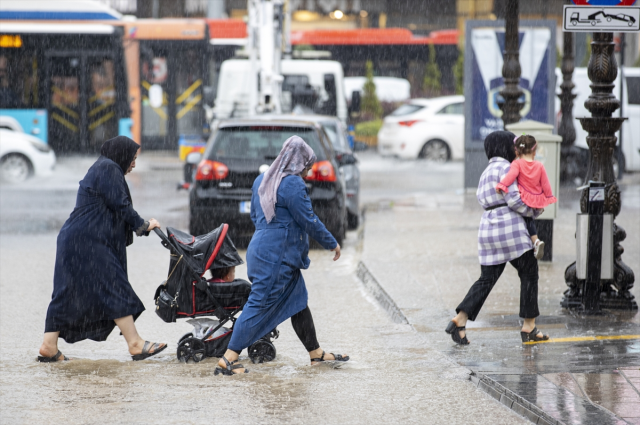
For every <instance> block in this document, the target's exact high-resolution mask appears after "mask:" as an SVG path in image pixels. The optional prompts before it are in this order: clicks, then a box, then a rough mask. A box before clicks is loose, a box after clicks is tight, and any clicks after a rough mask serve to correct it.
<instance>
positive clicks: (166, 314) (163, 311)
mask: <svg viewBox="0 0 640 425" xmlns="http://www.w3.org/2000/svg"><path fill="white" fill-rule="evenodd" d="M166 285H167V282H166V281H164V282H162V284H161V285H160V286H158V289H156V295H155V300H156V314H157V315H158V316H159V317H160V318H161V319H162V320H164V321H165V322H167V323H173V322H175V321H176V317H177V313H178V301H177V300H178V294H177V293H176V295H175V296H173V297H172V296H171V295H169V293H168V292H167V290H166V287H167V286H166Z"/></svg>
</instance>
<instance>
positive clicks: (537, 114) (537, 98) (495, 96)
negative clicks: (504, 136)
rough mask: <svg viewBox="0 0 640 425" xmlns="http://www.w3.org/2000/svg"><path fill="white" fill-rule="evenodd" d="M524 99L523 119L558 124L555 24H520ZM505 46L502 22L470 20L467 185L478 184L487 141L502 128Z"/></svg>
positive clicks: (466, 85)
mask: <svg viewBox="0 0 640 425" xmlns="http://www.w3.org/2000/svg"><path fill="white" fill-rule="evenodd" d="M519 35H520V37H519V41H520V67H521V76H520V89H521V90H522V92H523V95H522V97H521V98H520V100H521V101H522V102H523V103H524V107H523V109H522V110H521V111H520V115H521V116H522V119H523V120H534V121H539V122H543V123H548V124H554V117H555V112H554V110H553V108H554V95H555V93H554V84H555V73H554V68H555V62H556V45H555V44H556V37H555V35H556V23H555V21H550V20H545V21H521V22H520V26H519ZM504 48H505V29H504V21H467V27H466V48H465V73H464V94H465V187H472V186H474V185H475V184H476V183H477V181H478V180H479V178H480V174H481V173H482V170H483V169H484V166H486V162H484V163H482V164H480V162H482V161H486V158H484V149H483V142H484V139H485V138H486V137H487V135H488V134H490V133H491V132H493V131H496V130H503V129H504V124H503V122H502V110H500V108H499V106H498V103H499V101H500V100H501V99H502V97H501V96H500V91H501V90H502V89H503V88H504V79H503V78H502V65H503V63H504V61H503V52H504Z"/></svg>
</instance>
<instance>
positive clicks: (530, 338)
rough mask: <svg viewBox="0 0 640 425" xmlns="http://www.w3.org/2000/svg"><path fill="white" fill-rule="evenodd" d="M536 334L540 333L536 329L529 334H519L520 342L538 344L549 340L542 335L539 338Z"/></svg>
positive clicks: (547, 336)
mask: <svg viewBox="0 0 640 425" xmlns="http://www.w3.org/2000/svg"><path fill="white" fill-rule="evenodd" d="M538 332H540V331H539V330H538V328H533V330H532V331H531V332H520V336H521V337H522V342H540V341H548V340H549V335H542V337H539V336H538Z"/></svg>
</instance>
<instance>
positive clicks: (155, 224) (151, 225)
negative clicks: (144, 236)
mask: <svg viewBox="0 0 640 425" xmlns="http://www.w3.org/2000/svg"><path fill="white" fill-rule="evenodd" d="M156 227H157V228H158V229H159V228H160V223H158V220H156V219H155V218H152V219H151V220H149V227H147V232H150V231H152V230H153V229H155V228H156Z"/></svg>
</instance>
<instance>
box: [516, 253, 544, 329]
mask: <svg viewBox="0 0 640 425" xmlns="http://www.w3.org/2000/svg"><path fill="white" fill-rule="evenodd" d="M511 265H512V266H513V267H515V269H516V270H518V276H519V277H520V317H522V318H523V319H524V324H523V325H522V332H527V333H529V332H531V331H532V330H533V328H535V327H536V317H538V316H539V315H540V311H539V310H538V261H537V260H536V258H535V257H534V255H533V251H527V252H525V253H524V254H522V255H521V256H520V257H518V258H516V259H515V260H513V261H511ZM537 336H538V337H540V338H541V337H542V336H543V335H542V332H538V333H537Z"/></svg>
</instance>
